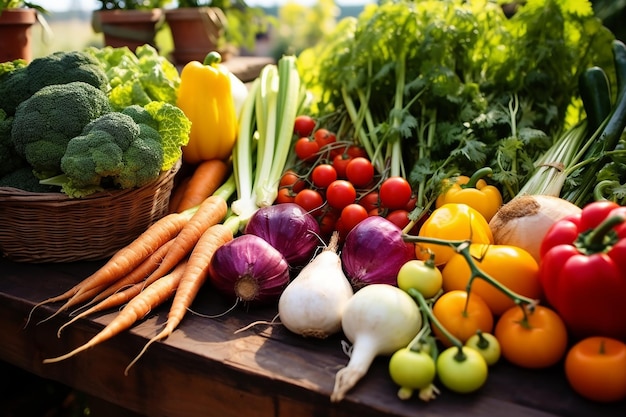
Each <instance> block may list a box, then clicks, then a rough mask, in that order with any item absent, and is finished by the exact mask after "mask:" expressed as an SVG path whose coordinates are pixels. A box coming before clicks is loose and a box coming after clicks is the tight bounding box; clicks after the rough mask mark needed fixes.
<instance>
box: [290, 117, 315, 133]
mask: <svg viewBox="0 0 626 417" xmlns="http://www.w3.org/2000/svg"><path fill="white" fill-rule="evenodd" d="M315 125H316V122H315V119H313V118H312V117H311V116H307V115H306V114H301V115H299V116H298V117H296V120H295V123H294V124H293V133H294V134H295V135H296V136H298V137H306V136H311V135H312V134H313V130H314V129H315Z"/></svg>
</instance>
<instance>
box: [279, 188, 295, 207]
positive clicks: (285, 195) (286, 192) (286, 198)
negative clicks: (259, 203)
mask: <svg viewBox="0 0 626 417" xmlns="http://www.w3.org/2000/svg"><path fill="white" fill-rule="evenodd" d="M295 197H296V193H294V192H293V191H292V190H291V189H290V188H288V187H285V188H279V189H278V195H277V196H276V203H278V204H283V203H295V199H296V198H295Z"/></svg>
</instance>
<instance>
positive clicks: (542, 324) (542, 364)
mask: <svg viewBox="0 0 626 417" xmlns="http://www.w3.org/2000/svg"><path fill="white" fill-rule="evenodd" d="M526 310H527V309H526ZM494 335H495V336H496V339H498V341H499V342H500V348H501V349H502V356H504V358H505V359H506V360H508V361H509V362H511V363H512V364H514V365H517V366H521V367H524V368H531V369H541V368H547V367H549V366H552V365H554V364H556V363H557V362H558V361H560V360H561V359H562V358H563V356H564V355H565V351H566V349H567V330H566V328H565V323H564V322H563V319H561V317H559V315H558V314H556V313H555V312H554V311H553V310H551V309H550V308H548V307H545V306H541V305H537V306H535V307H534V308H533V309H532V311H526V319H524V310H522V307H520V306H515V307H512V308H510V309H509V310H507V311H505V312H504V314H502V316H500V319H499V320H498V322H497V323H496V328H495V331H494Z"/></svg>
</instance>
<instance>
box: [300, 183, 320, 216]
mask: <svg viewBox="0 0 626 417" xmlns="http://www.w3.org/2000/svg"><path fill="white" fill-rule="evenodd" d="M294 203H296V204H297V205H299V206H300V207H302V208H303V209H305V210H306V211H308V212H311V213H312V214H318V213H319V212H320V210H321V208H322V206H323V205H324V199H323V198H322V195H321V194H320V193H319V192H317V191H315V190H312V189H310V188H305V189H304V190H302V191H300V192H299V193H298V194H296V197H295V199H294Z"/></svg>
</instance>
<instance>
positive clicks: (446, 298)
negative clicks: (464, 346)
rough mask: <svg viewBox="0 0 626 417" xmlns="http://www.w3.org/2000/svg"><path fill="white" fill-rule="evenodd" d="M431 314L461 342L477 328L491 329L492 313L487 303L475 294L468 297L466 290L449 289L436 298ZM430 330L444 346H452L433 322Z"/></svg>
mask: <svg viewBox="0 0 626 417" xmlns="http://www.w3.org/2000/svg"><path fill="white" fill-rule="evenodd" d="M433 315H434V316H435V317H436V318H437V320H438V321H439V323H440V324H441V325H442V326H443V328H444V329H446V330H447V331H448V332H449V333H450V334H451V335H452V336H454V337H456V338H457V339H459V341H460V342H461V343H465V342H466V341H467V339H469V338H470V337H472V336H473V335H475V334H476V332H477V331H478V330H480V331H482V332H484V333H490V332H491V330H492V329H493V314H492V313H491V311H490V310H489V307H488V306H487V304H486V303H485V302H484V301H483V300H482V299H481V298H480V297H479V296H477V295H471V296H470V297H469V298H468V295H467V292H466V291H460V290H457V291H450V292H446V293H444V294H443V295H442V296H441V297H439V298H437V301H435V304H434V305H433ZM432 330H433V333H434V334H435V336H436V337H437V339H439V341H441V343H442V344H443V345H444V346H452V341H451V340H450V339H449V338H448V337H446V335H445V334H444V333H443V332H442V331H441V330H440V329H439V328H438V327H437V326H436V325H434V324H433V326H432Z"/></svg>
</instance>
